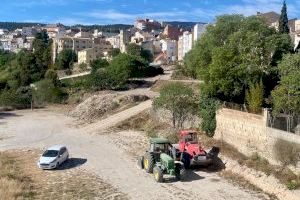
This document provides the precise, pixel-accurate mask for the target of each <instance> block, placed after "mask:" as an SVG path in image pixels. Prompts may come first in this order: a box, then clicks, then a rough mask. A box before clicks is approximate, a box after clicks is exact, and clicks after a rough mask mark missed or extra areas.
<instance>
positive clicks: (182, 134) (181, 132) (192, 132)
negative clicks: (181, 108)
mask: <svg viewBox="0 0 300 200" xmlns="http://www.w3.org/2000/svg"><path fill="white" fill-rule="evenodd" d="M193 134H197V131H195V130H182V131H180V132H179V136H180V137H183V136H186V135H193Z"/></svg>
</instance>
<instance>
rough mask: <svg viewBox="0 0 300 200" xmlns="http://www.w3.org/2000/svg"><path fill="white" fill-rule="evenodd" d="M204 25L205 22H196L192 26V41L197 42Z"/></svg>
mask: <svg viewBox="0 0 300 200" xmlns="http://www.w3.org/2000/svg"><path fill="white" fill-rule="evenodd" d="M206 27H207V24H196V25H195V26H194V28H193V32H194V35H193V37H194V38H193V39H194V43H195V42H197V41H198V40H199V39H200V38H201V36H202V34H203V33H204V32H205V31H206Z"/></svg>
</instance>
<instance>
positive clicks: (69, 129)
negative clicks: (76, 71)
mask: <svg viewBox="0 0 300 200" xmlns="http://www.w3.org/2000/svg"><path fill="white" fill-rule="evenodd" d="M131 111H132V110H131ZM133 113H134V111H132V112H131V114H133ZM125 114H126V112H125V113H124V112H123V114H122V116H124V115H125ZM116 116H118V115H116ZM103 122H105V123H106V125H103V127H100V126H101V125H100V124H101V122H99V123H98V125H99V126H95V125H92V126H90V127H89V128H88V130H89V132H93V128H94V132H93V133H94V134H88V133H86V130H87V129H84V128H82V127H78V126H77V125H76V123H75V120H74V119H72V118H69V117H66V116H65V115H64V114H61V113H54V112H51V111H49V110H35V111H33V112H32V111H29V110H25V111H17V112H8V113H2V114H0V138H4V139H2V140H0V150H5V149H17V148H41V149H42V148H45V147H48V146H50V145H53V144H57V143H60V144H65V145H67V147H68V148H69V151H70V154H71V157H73V158H82V159H87V162H86V163H85V164H84V165H81V166H80V167H81V168H84V169H85V170H88V171H91V172H93V173H95V174H97V175H98V176H99V177H100V178H101V179H103V180H105V181H107V182H108V183H110V184H111V185H113V186H115V187H116V188H117V189H118V190H120V191H121V192H122V193H124V194H127V195H128V196H129V197H130V198H131V199H203V200H206V199H209V200H211V199H218V200H222V199H224V200H227V199H228V200H241V199H251V200H256V199H265V198H267V197H266V196H265V195H263V194H259V193H256V192H252V191H246V190H244V189H242V188H239V187H238V186H234V185H232V184H231V183H229V182H227V181H226V180H224V179H222V178H220V177H219V176H218V175H217V174H215V173H207V172H203V171H197V172H194V171H190V172H189V176H188V178H187V180H186V181H185V182H175V181H173V180H172V179H170V180H169V181H167V182H166V183H163V184H158V183H156V182H155V181H154V180H153V177H152V176H151V175H149V174H146V173H145V172H144V171H142V170H140V169H138V168H137V166H136V158H135V155H138V154H139V153H140V152H142V151H143V148H142V147H143V145H144V144H146V143H147V140H146V138H145V136H143V135H141V133H136V132H120V133H107V132H106V133H105V131H102V130H101V129H102V128H108V127H109V126H110V125H111V124H114V123H115V122H114V119H113V118H110V119H109V120H106V121H102V123H103ZM93 126H94V127H93ZM92 127H93V128H92ZM99 127H100V129H99ZM135 149H136V151H135ZM32 162H36V161H35V160H33V161H32ZM100 199H101V197H100Z"/></svg>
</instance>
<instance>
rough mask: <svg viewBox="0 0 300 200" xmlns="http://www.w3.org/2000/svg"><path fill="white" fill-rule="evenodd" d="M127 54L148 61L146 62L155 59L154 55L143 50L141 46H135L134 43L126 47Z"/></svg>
mask: <svg viewBox="0 0 300 200" xmlns="http://www.w3.org/2000/svg"><path fill="white" fill-rule="evenodd" d="M126 52H127V54H129V55H131V56H134V57H136V58H137V59H139V60H143V61H146V62H150V61H151V60H152V59H153V55H152V53H151V52H150V51H148V50H144V49H142V48H141V46H139V45H137V44H134V43H129V44H128V45H127V46H126Z"/></svg>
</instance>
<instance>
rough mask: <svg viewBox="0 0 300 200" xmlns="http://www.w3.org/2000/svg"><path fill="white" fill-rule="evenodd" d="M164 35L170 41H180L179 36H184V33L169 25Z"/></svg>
mask: <svg viewBox="0 0 300 200" xmlns="http://www.w3.org/2000/svg"><path fill="white" fill-rule="evenodd" d="M162 34H163V35H164V36H165V37H166V38H168V39H171V40H178V38H179V36H180V35H182V32H181V31H180V30H179V29H178V28H177V27H173V26H171V25H167V26H166V27H165V29H164V31H163V33H162Z"/></svg>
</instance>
